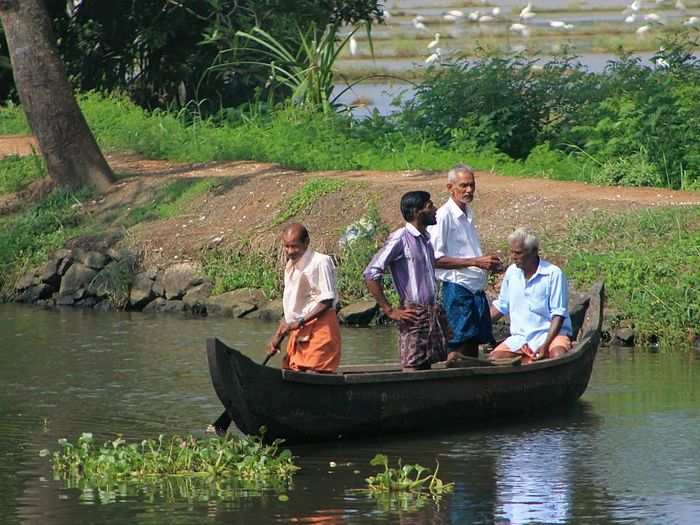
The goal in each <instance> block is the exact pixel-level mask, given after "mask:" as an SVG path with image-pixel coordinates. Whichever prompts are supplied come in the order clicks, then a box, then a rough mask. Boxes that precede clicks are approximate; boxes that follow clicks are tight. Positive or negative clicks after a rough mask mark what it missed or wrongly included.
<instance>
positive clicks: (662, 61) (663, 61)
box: [656, 58, 671, 67]
mask: <svg viewBox="0 0 700 525" xmlns="http://www.w3.org/2000/svg"><path fill="white" fill-rule="evenodd" d="M656 65H657V66H658V67H671V64H669V63H668V62H667V61H666V59H664V58H657V59H656Z"/></svg>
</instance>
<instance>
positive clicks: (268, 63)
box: [212, 22, 372, 112]
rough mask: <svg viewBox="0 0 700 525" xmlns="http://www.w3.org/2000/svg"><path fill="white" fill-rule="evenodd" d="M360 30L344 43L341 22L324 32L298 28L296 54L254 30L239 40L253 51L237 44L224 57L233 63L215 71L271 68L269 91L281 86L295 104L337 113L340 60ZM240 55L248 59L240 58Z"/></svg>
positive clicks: (241, 34) (240, 33) (312, 26)
mask: <svg viewBox="0 0 700 525" xmlns="http://www.w3.org/2000/svg"><path fill="white" fill-rule="evenodd" d="M363 25H365V27H366V28H367V36H368V37H369V41H370V45H371V42H372V40H371V32H370V27H371V26H370V25H369V24H363ZM360 27H361V26H360V25H358V26H357V27H355V28H353V29H352V30H351V31H350V32H349V33H348V34H347V35H345V37H344V38H342V39H340V38H339V36H338V29H339V28H340V25H339V23H337V22H336V23H332V24H328V25H326V26H325V29H324V30H323V31H320V30H319V29H317V27H316V24H314V23H312V24H310V25H309V26H308V27H306V28H304V29H302V28H301V27H298V26H297V38H296V39H295V40H294V43H293V46H294V47H296V48H297V50H296V52H295V50H294V49H293V48H292V47H290V46H287V45H285V43H284V42H283V41H281V40H280V39H278V38H275V37H274V36H273V35H271V34H270V33H268V32H267V31H264V30H263V29H261V28H259V27H254V28H253V29H251V30H250V32H245V31H237V32H236V35H235V36H236V37H237V38H239V39H244V40H245V41H246V42H247V44H248V45H249V47H240V46H238V45H237V43H236V42H235V41H234V43H233V47H232V48H231V49H229V50H226V51H222V53H221V54H222V55H226V54H231V55H232V56H233V57H232V59H231V61H229V62H222V63H218V64H216V65H215V66H213V67H212V69H213V70H215V71H221V70H223V71H227V70H232V69H233V70H235V68H236V67H239V66H241V65H253V66H259V67H269V71H270V76H269V77H268V82H267V84H266V87H267V86H268V85H269V86H270V88H271V89H272V90H274V89H275V87H276V86H277V85H280V86H283V87H284V88H286V91H287V92H289V93H290V99H291V101H292V103H293V104H297V105H301V106H305V107H307V108H314V109H321V110H322V111H324V112H329V111H332V110H333V107H334V105H335V104H334V102H335V100H336V99H337V96H336V97H334V98H333V99H331V94H332V92H333V89H334V87H335V72H334V68H335V63H336V60H337V59H338V56H339V55H340V52H341V51H342V50H343V48H344V47H345V45H346V44H347V43H348V41H349V40H350V38H351V37H352V36H353V35H354V34H355V33H356V32H357V31H358V30H359V29H360ZM239 55H243V56H244V57H248V58H239ZM251 56H252V58H249V57H251ZM273 93H274V91H271V94H270V98H271V99H274V96H273V95H272V94H273Z"/></svg>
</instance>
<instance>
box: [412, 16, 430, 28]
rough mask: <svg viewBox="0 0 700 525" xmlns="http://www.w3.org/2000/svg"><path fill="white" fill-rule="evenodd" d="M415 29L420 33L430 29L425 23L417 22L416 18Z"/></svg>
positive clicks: (414, 20) (414, 21)
mask: <svg viewBox="0 0 700 525" xmlns="http://www.w3.org/2000/svg"><path fill="white" fill-rule="evenodd" d="M413 27H415V28H416V29H418V30H419V31H426V30H427V29H428V28H427V27H426V26H425V24H424V23H423V22H421V21H420V20H416V19H415V18H414V19H413Z"/></svg>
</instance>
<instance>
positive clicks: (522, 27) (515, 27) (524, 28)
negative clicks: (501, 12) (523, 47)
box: [510, 22, 530, 38]
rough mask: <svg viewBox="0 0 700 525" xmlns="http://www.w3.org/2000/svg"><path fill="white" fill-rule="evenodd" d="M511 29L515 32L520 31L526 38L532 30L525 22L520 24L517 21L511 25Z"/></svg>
mask: <svg viewBox="0 0 700 525" xmlns="http://www.w3.org/2000/svg"><path fill="white" fill-rule="evenodd" d="M510 30H511V31H513V32H514V33H520V34H521V35H522V36H523V37H525V38H527V37H528V35H529V34H530V30H529V29H528V27H527V26H526V25H525V24H518V23H517V22H516V23H515V24H512V25H511V26H510Z"/></svg>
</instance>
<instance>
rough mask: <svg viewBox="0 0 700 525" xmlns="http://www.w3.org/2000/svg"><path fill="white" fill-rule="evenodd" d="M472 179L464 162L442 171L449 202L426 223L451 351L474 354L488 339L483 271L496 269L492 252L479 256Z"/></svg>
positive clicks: (498, 262)
mask: <svg viewBox="0 0 700 525" xmlns="http://www.w3.org/2000/svg"><path fill="white" fill-rule="evenodd" d="M475 189H476V181H475V179H474V171H473V170H472V169H471V168H470V167H469V166H466V165H464V164H460V165H457V166H455V167H454V168H452V169H451V170H450V171H449V172H448V174H447V191H448V192H449V193H450V198H449V199H448V201H447V202H446V203H445V204H444V205H442V206H441V207H440V209H439V210H438V212H437V224H435V225H434V226H430V227H429V228H428V231H429V232H430V242H431V243H432V245H433V249H434V251H435V259H436V262H435V268H436V270H435V276H436V277H437V278H438V279H439V280H440V281H441V282H442V305H443V308H444V310H445V313H446V314H447V321H448V323H449V326H450V330H451V332H452V335H451V337H450V340H449V341H448V346H449V350H450V351H451V352H459V353H461V354H463V355H467V356H471V357H478V353H479V344H483V343H490V342H492V341H493V333H492V328H491V317H490V315H489V304H488V299H487V298H486V295H485V294H484V289H485V288H486V283H487V279H488V272H492V271H499V270H500V269H501V259H500V258H499V257H498V256H496V255H483V253H482V251H481V241H480V239H479V234H478V233H477V231H476V227H475V226H474V212H473V211H472V209H471V207H470V204H471V202H472V201H473V200H474V191H475Z"/></svg>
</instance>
